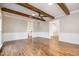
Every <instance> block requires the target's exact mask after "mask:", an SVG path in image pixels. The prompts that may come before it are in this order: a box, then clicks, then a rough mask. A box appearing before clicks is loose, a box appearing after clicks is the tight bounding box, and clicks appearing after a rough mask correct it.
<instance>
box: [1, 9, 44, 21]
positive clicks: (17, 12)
mask: <svg viewBox="0 0 79 59" xmlns="http://www.w3.org/2000/svg"><path fill="white" fill-rule="evenodd" d="M1 10H2V11H5V12H9V13H13V14H17V15H21V16H24V17H31V18H33V19H37V20H41V21H45V20H43V19H40V18H38V17H34V16H31V15H28V14H24V13H22V12H19V11H15V10H11V9H8V8H2V9H1Z"/></svg>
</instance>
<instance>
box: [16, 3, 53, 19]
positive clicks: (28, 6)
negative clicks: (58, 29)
mask: <svg viewBox="0 0 79 59" xmlns="http://www.w3.org/2000/svg"><path fill="white" fill-rule="evenodd" d="M17 4H18V5H20V6H23V7H25V8H28V9H30V10H32V11H35V12H37V13H41V14H42V15H44V16H48V17H50V18H52V19H54V16H52V15H49V14H48V13H46V12H44V11H42V10H40V9H38V8H36V7H34V6H32V5H31V4H28V3H17Z"/></svg>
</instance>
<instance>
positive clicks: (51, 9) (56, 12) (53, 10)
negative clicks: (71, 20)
mask: <svg viewBox="0 0 79 59" xmlns="http://www.w3.org/2000/svg"><path fill="white" fill-rule="evenodd" d="M30 4H31V5H33V6H35V7H37V8H39V9H41V10H42V11H44V12H46V13H48V14H50V15H52V16H54V17H55V18H57V17H62V16H65V13H64V12H63V11H62V9H61V8H60V7H59V6H58V5H57V4H55V3H54V4H53V5H48V3H30ZM65 4H66V6H67V7H68V9H69V11H70V13H71V12H74V11H76V10H79V3H65ZM0 6H1V7H6V8H9V9H12V10H16V11H20V12H23V13H26V14H30V15H32V13H35V14H36V16H37V15H38V14H37V13H36V12H32V11H31V10H29V9H26V8H24V7H22V6H19V5H17V4H14V3H3V4H2V3H1V4H0Z"/></svg>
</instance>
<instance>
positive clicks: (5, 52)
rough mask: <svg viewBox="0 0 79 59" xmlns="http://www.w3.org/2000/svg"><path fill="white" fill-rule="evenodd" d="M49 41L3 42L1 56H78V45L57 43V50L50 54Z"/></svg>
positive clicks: (38, 39)
mask: <svg viewBox="0 0 79 59" xmlns="http://www.w3.org/2000/svg"><path fill="white" fill-rule="evenodd" d="M49 43H50V42H49V39H47V38H41V37H37V38H33V39H32V41H31V40H28V39H23V40H15V41H9V42H4V45H3V47H2V49H1V51H0V55H1V56H57V55H58V56H79V45H74V44H70V43H66V42H60V41H59V42H58V46H59V50H58V51H57V50H52V51H51V53H50V47H49Z"/></svg>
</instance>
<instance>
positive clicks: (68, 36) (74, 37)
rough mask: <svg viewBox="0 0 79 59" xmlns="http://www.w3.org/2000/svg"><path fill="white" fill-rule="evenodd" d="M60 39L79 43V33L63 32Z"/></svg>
mask: <svg viewBox="0 0 79 59" xmlns="http://www.w3.org/2000/svg"><path fill="white" fill-rule="evenodd" d="M60 41H64V42H69V43H73V44H78V45H79V34H77V33H61V34H60Z"/></svg>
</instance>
